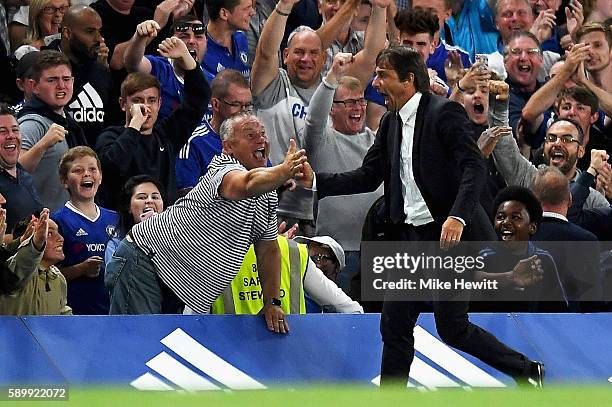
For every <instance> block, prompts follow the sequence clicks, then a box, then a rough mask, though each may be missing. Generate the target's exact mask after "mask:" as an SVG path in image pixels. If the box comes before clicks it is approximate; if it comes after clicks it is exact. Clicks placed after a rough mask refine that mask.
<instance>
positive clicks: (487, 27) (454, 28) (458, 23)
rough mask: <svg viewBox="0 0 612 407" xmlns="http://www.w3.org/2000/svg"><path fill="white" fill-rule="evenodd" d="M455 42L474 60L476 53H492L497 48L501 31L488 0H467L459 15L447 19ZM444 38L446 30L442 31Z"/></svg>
mask: <svg viewBox="0 0 612 407" xmlns="http://www.w3.org/2000/svg"><path fill="white" fill-rule="evenodd" d="M446 24H447V25H448V27H449V29H450V31H451V34H452V36H453V42H454V44H456V45H458V46H460V47H461V48H463V49H464V50H466V51H467V52H468V53H469V56H470V59H471V60H472V61H473V60H474V58H475V55H476V54H492V53H493V52H495V51H496V50H497V43H498V41H499V32H498V31H497V28H496V27H495V19H494V17H493V12H492V11H491V8H490V7H489V4H488V1H487V0H465V2H464V3H463V8H462V9H461V12H460V13H459V16H458V17H451V18H449V19H448V20H447V21H446ZM440 38H441V39H444V30H441V31H440Z"/></svg>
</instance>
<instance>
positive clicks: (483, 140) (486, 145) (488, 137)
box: [477, 126, 512, 158]
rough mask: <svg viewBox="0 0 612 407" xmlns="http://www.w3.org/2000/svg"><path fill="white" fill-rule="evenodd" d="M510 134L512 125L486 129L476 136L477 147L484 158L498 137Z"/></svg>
mask: <svg viewBox="0 0 612 407" xmlns="http://www.w3.org/2000/svg"><path fill="white" fill-rule="evenodd" d="M511 135H512V127H508V126H495V127H491V128H488V129H486V130H485V131H483V132H482V134H481V135H480V137H479V138H478V142H477V144H478V148H479V149H480V152H481V153H482V155H483V157H484V158H489V156H490V155H491V153H492V152H493V150H494V149H495V146H496V145H497V142H498V141H499V139H500V138H502V137H505V136H511Z"/></svg>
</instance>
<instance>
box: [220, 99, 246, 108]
mask: <svg viewBox="0 0 612 407" xmlns="http://www.w3.org/2000/svg"><path fill="white" fill-rule="evenodd" d="M219 100H220V101H222V102H223V103H225V104H226V105H228V106H229V107H234V108H236V107H238V108H240V110H253V103H252V102H247V103H240V102H228V101H227V100H225V99H219Z"/></svg>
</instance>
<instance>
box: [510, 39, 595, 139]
mask: <svg viewBox="0 0 612 407" xmlns="http://www.w3.org/2000/svg"><path fill="white" fill-rule="evenodd" d="M589 48H590V46H588V45H585V44H576V45H574V46H573V47H572V50H571V51H570V52H568V54H567V59H566V60H565V63H564V64H563V67H562V68H561V70H560V71H559V73H558V74H557V75H555V76H554V77H553V78H551V79H550V80H549V81H548V82H546V83H545V84H544V85H543V86H542V87H541V88H540V89H538V90H537V91H536V92H535V93H534V94H533V95H532V96H531V97H530V98H529V100H528V101H527V103H526V104H525V107H523V111H522V113H521V117H522V119H523V121H526V122H527V123H529V124H530V126H529V130H530V132H531V133H535V132H536V131H537V130H538V128H539V127H540V125H541V124H542V121H543V120H544V112H545V111H546V110H547V109H548V108H550V107H551V106H552V105H553V104H554V103H555V100H556V99H557V95H558V94H559V92H560V91H561V90H562V89H563V84H564V83H565V81H567V80H568V79H569V78H570V77H571V76H572V74H573V73H574V72H576V69H578V67H579V66H580V64H581V63H582V62H583V61H585V60H586V59H587V58H588V57H589V54H588V51H589Z"/></svg>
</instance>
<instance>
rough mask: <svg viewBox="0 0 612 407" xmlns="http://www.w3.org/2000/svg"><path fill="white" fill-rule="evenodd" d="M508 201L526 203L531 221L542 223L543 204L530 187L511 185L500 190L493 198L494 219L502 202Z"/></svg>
mask: <svg viewBox="0 0 612 407" xmlns="http://www.w3.org/2000/svg"><path fill="white" fill-rule="evenodd" d="M508 201H517V202H520V203H522V204H523V205H525V208H526V209H527V213H529V221H530V222H532V223H535V224H540V221H541V220H542V205H540V201H538V198H536V196H535V195H534V193H533V192H531V190H530V189H529V188H525V187H520V186H518V185H511V186H509V187H506V188H504V189H502V190H501V191H499V193H498V194H497V196H496V197H495V199H494V200H493V219H495V215H496V214H497V211H498V210H499V207H500V205H501V204H502V203H504V202H508Z"/></svg>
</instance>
